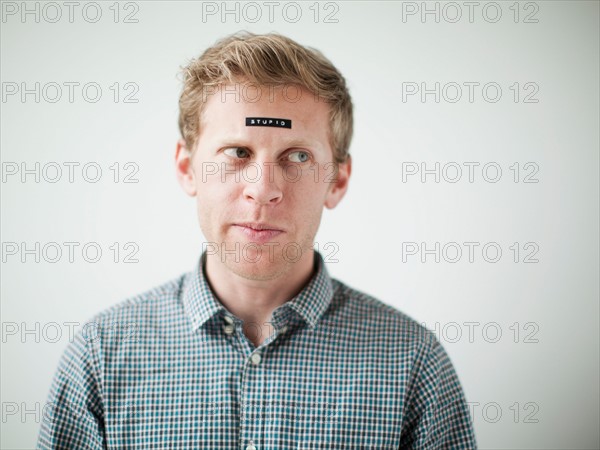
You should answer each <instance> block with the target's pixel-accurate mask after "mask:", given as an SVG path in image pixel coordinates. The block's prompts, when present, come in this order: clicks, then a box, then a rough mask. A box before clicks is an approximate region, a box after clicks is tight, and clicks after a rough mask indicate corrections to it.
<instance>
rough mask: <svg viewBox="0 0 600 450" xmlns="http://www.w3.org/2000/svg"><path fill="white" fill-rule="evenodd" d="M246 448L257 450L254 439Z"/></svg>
mask: <svg viewBox="0 0 600 450" xmlns="http://www.w3.org/2000/svg"><path fill="white" fill-rule="evenodd" d="M246 450H256V447H255V446H254V443H253V442H252V441H250V444H248V446H247V447H246Z"/></svg>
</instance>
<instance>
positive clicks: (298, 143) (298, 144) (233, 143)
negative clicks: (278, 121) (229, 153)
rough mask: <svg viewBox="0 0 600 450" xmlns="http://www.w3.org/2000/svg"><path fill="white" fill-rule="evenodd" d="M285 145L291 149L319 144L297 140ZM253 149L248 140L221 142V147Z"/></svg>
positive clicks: (286, 142) (237, 139)
mask: <svg viewBox="0 0 600 450" xmlns="http://www.w3.org/2000/svg"><path fill="white" fill-rule="evenodd" d="M284 145H285V147H286V148H289V147H310V148H313V147H316V146H317V145H318V144H317V142H316V141H311V140H308V139H301V138H295V139H292V140H290V141H285V142H284ZM241 146H244V147H246V146H247V147H252V145H251V143H250V141H249V140H248V139H246V138H243V137H240V138H231V137H229V138H226V139H224V140H222V141H219V147H241Z"/></svg>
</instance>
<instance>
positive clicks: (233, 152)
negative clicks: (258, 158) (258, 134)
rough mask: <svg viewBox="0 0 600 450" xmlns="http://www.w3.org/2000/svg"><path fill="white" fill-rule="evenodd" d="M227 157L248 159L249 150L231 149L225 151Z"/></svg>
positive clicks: (241, 148)
mask: <svg viewBox="0 0 600 450" xmlns="http://www.w3.org/2000/svg"><path fill="white" fill-rule="evenodd" d="M223 153H225V154H226V155H227V156H231V157H232V158H247V157H248V156H250V154H249V153H248V149H247V148H244V147H231V148H226V149H225V150H223Z"/></svg>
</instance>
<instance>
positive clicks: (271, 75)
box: [179, 32, 353, 163]
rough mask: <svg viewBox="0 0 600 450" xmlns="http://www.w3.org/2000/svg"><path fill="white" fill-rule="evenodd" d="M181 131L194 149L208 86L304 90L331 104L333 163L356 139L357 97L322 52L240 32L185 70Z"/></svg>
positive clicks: (341, 159)
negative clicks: (354, 99)
mask: <svg viewBox="0 0 600 450" xmlns="http://www.w3.org/2000/svg"><path fill="white" fill-rule="evenodd" d="M182 75H183V89H182V92H181V96H180V97H179V131H180V132H181V136H182V138H183V139H184V140H185V143H186V147H187V148H188V149H190V150H193V149H194V147H195V144H196V141H197V138H198V136H199V134H200V117H201V113H202V110H203V107H204V104H205V103H206V100H207V98H206V95H205V93H206V89H207V87H215V86H220V85H223V84H230V83H234V82H239V81H241V80H243V81H249V82H250V83H255V84H258V85H259V86H282V85H287V84H292V85H297V86H301V87H303V88H305V89H307V90H308V91H309V92H311V93H312V94H313V95H314V96H315V98H317V99H319V100H323V101H325V102H326V103H328V104H329V107H330V110H329V144H330V145H331V148H332V149H333V159H334V161H335V162H337V163H343V162H345V161H346V160H347V159H348V156H349V147H350V141H351V140H352V130H353V119H352V99H351V98H350V94H349V92H348V88H347V86H346V80H345V79H344V77H343V76H342V75H341V74H340V72H339V71H338V70H337V69H336V68H335V67H334V66H333V64H332V63H331V62H330V61H329V60H328V59H327V58H325V56H323V54H322V53H321V52H319V51H318V50H316V49H313V48H310V47H303V46H302V45H300V44H298V43H297V42H295V41H293V40H292V39H290V38H288V37H285V36H282V35H280V34H277V33H269V34H264V35H256V34H253V33H249V32H240V33H236V34H233V35H231V36H228V37H226V38H224V39H221V40H219V41H218V42H217V43H216V44H215V45H214V46H212V47H210V48H208V49H207V50H206V51H205V52H204V53H203V54H202V55H201V56H200V57H199V58H197V59H192V60H191V61H190V63H189V64H188V65H187V66H186V67H184V68H183V70H182Z"/></svg>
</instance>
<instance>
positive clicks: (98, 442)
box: [39, 33, 476, 450]
mask: <svg viewBox="0 0 600 450" xmlns="http://www.w3.org/2000/svg"><path fill="white" fill-rule="evenodd" d="M179 104H180V120H179V125H180V130H181V133H182V139H181V140H180V141H179V142H178V144H177V148H176V155H175V162H176V170H177V177H178V179H179V182H180V183H181V186H182V187H183V189H184V190H185V192H186V193H187V194H189V195H191V196H195V197H196V198H197V207H198V217H199V222H200V228H201V230H202V232H203V235H204V237H205V238H206V240H207V245H206V247H205V249H204V251H203V252H202V255H201V257H200V260H199V262H198V265H197V267H196V268H195V269H194V270H193V271H192V272H190V273H187V274H185V275H183V276H181V277H180V278H177V279H175V280H173V281H171V282H169V283H166V284H164V285H162V286H160V287H157V288H155V289H153V290H151V291H148V292H146V293H144V294H141V295H139V296H137V297H135V298H132V299H129V300H128V301H126V302H124V303H121V304H119V305H117V306H115V307H113V308H111V309H109V310H108V311H105V312H104V313H101V314H99V315H98V316H97V317H96V318H95V320H94V321H93V323H94V324H95V326H94V327H92V328H90V327H88V328H87V329H86V330H87V331H86V332H82V333H80V334H79V335H78V336H77V339H76V340H75V341H74V342H73V343H72V344H71V345H70V346H69V348H68V349H67V351H66V352H65V355H64V356H63V358H62V360H61V363H60V367H59V370H58V373H57V375H56V377H55V380H54V383H53V386H52V391H51V394H50V402H51V404H52V405H53V408H52V414H50V418H49V419H48V420H47V421H45V422H44V423H43V426H42V430H41V434H40V438H39V446H40V447H42V448H91V449H101V448H127V449H129V448H140V449H142V448H143V449H148V448H161V449H162V448H165V449H166V448H182V449H184V448H185V449H188V448H207V449H208V448H210V449H215V448H222V449H246V450H254V449H258V450H262V449H346V448H352V449H368V448H372V449H398V448H423V449H424V448H427V449H430V448H436V449H437V448H465V449H466V448H475V445H476V444H475V439H474V435H473V430H472V424H471V421H470V417H469V411H468V408H467V405H466V401H465V398H464V395H463V392H462V389H461V386H460V383H459V380H458V378H457V376H456V373H455V371H454V369H453V367H452V364H451V362H450V361H449V359H448V356H447V354H446V353H445V351H444V349H443V348H442V346H441V345H440V343H439V342H438V341H437V340H436V339H435V338H434V336H433V335H432V334H431V333H430V332H428V331H427V330H425V329H424V328H423V327H421V326H420V325H418V324H417V323H416V322H415V321H413V320H412V319H410V318H409V317H407V316H406V315H404V314H402V313H401V312H399V311H397V310H395V309H394V308H392V307H390V306H388V305H386V304H384V303H382V302H380V301H378V300H376V299H374V298H373V297H370V296H368V295H366V294H363V293H361V292H358V291H356V290H354V289H352V288H350V287H348V286H347V285H345V284H344V283H342V282H340V281H338V280H335V279H332V278H330V277H329V275H328V272H327V269H326V267H325V265H324V261H323V258H322V257H321V255H320V254H319V253H318V252H316V251H313V245H314V244H313V239H314V237H315V235H316V232H317V229H318V226H319V223H320V220H321V214H322V211H323V207H324V206H325V207H327V208H334V207H335V206H336V205H337V204H338V203H339V202H340V200H341V199H342V198H343V196H344V194H345V192H346V190H347V187H348V181H349V178H350V174H351V158H350V156H349V153H348V149H349V146H350V139H351V135H352V102H351V99H350V95H349V93H348V89H347V87H346V84H345V80H344V78H343V77H342V76H341V75H340V73H339V72H338V71H337V70H336V68H335V67H334V66H333V65H332V64H331V63H330V62H329V61H328V60H327V59H325V57H324V56H322V55H321V54H320V53H319V52H317V51H315V50H311V49H307V48H304V47H302V46H300V45H299V44H297V43H295V42H294V41H292V40H290V39H288V38H286V37H283V36H280V35H277V34H269V35H262V36H260V35H253V34H249V33H242V34H238V35H234V36H231V37H229V38H226V39H224V40H221V41H220V42H218V43H217V44H216V45H215V46H213V47H212V48H210V49H208V50H207V51H206V52H205V53H204V54H203V55H202V56H201V57H200V58H199V59H197V60H193V61H192V62H191V63H190V64H189V65H188V66H187V67H186V68H185V71H184V87H183V91H182V94H181V97H180V102H179ZM90 329H91V330H92V331H90Z"/></svg>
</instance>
